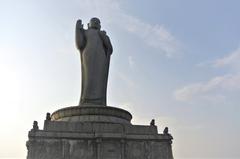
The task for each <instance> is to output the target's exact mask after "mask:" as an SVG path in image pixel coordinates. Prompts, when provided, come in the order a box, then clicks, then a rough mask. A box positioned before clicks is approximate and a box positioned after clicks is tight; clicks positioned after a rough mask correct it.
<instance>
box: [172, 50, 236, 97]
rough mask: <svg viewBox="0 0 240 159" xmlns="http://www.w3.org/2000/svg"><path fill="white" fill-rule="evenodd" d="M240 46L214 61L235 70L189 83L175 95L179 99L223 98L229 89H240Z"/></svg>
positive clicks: (217, 65)
mask: <svg viewBox="0 0 240 159" xmlns="http://www.w3.org/2000/svg"><path fill="white" fill-rule="evenodd" d="M239 61H240V48H237V49H236V50H235V51H233V52H232V53H230V54H228V55H227V56H225V57H223V58H219V59H217V60H215V61H214V63H213V64H214V66H215V67H217V68H220V67H225V66H231V67H232V68H234V72H232V70H229V73H228V74H225V75H221V76H216V77H213V78H211V79H209V80H208V81H207V82H197V83H193V84H189V85H186V86H184V87H183V88H180V89H178V90H176V91H175V92H174V97H175V99H176V100H179V101H191V100H193V99H196V98H197V99H205V100H215V101H217V100H221V99H225V94H226V93H227V91H234V90H240V67H239V66H240V65H239Z"/></svg>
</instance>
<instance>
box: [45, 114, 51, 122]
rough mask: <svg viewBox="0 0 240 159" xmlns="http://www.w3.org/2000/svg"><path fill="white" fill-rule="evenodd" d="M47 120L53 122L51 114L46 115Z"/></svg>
mask: <svg viewBox="0 0 240 159" xmlns="http://www.w3.org/2000/svg"><path fill="white" fill-rule="evenodd" d="M46 120H49V121H50V120H51V114H50V113H47V114H46Z"/></svg>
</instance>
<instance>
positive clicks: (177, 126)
mask: <svg viewBox="0 0 240 159" xmlns="http://www.w3.org/2000/svg"><path fill="white" fill-rule="evenodd" d="M239 6H240V1H238V0H228V1H227V0H198V1H197V0H181V1H180V0H149V1H147V0H145V1H144V0H131V1H130V0H119V1H117V0H101V1H100V0H68V1H67V0H61V1H59V0H41V1H34V0H22V1H18V0H0V20H1V23H0V108H1V115H0V125H1V131H0V158H1V159H2V158H4V159H7V158H18V159H20V158H26V155H27V151H26V146H25V143H26V141H27V139H28V138H27V134H28V131H29V130H30V129H31V128H32V123H33V121H34V120H37V121H38V122H39V126H40V128H42V127H43V122H44V119H45V115H46V113H47V112H50V113H51V112H54V111H55V110H57V109H60V108H63V107H67V106H75V105H77V104H78V102H79V97H80V91H81V90H80V89H81V70H80V56H79V52H78V51H77V49H76V46H75V41H74V33H75V30H74V29H75V23H76V21H77V20H78V19H82V21H83V23H84V27H85V28H86V26H87V23H88V22H89V19H90V18H92V17H99V18H100V20H101V23H102V30H105V31H106V32H107V34H108V35H109V37H110V39H111V42H112V45H113V50H114V51H113V54H112V57H111V65H110V72H109V82H108V105H109V106H116V107H120V108H123V109H126V110H128V111H130V112H131V113H132V115H133V120H132V123H133V124H141V125H148V124H149V123H150V121H151V119H155V121H156V125H157V126H158V131H159V133H161V132H162V131H163V129H164V127H166V126H167V127H169V131H170V133H171V134H172V136H173V137H174V140H173V145H172V146H173V154H174V157H175V158H176V159H239V158H240V151H239V147H240V136H239V133H240V115H239V113H240V106H239V103H240V63H239V61H240V30H239V28H240V21H239V15H240V10H239Z"/></svg>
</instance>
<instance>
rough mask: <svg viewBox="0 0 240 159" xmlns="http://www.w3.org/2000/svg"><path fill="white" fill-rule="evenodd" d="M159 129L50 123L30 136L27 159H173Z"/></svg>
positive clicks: (167, 137) (169, 138)
mask: <svg viewBox="0 0 240 159" xmlns="http://www.w3.org/2000/svg"><path fill="white" fill-rule="evenodd" d="M171 143H172V136H171V135H170V134H158V132H157V127H156V126H151V125H149V126H137V125H129V124H110V123H85V122H84V123H81V122H63V121H48V120H46V121H45V123H44V130H34V129H32V130H31V131H30V132H29V141H28V142H27V147H28V157H27V159H173V155H172V148H171Z"/></svg>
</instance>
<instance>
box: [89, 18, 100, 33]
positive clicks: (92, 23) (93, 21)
mask: <svg viewBox="0 0 240 159" xmlns="http://www.w3.org/2000/svg"><path fill="white" fill-rule="evenodd" d="M89 28H94V29H98V30H100V28H101V24H100V20H99V19H98V18H92V19H91V20H90V22H89Z"/></svg>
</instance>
